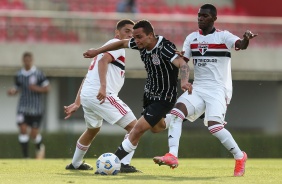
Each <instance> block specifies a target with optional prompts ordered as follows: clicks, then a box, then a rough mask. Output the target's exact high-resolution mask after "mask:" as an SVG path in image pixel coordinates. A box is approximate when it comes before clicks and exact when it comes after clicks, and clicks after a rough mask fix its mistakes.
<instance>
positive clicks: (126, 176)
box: [57, 170, 217, 181]
mask: <svg viewBox="0 0 282 184" xmlns="http://www.w3.org/2000/svg"><path fill="white" fill-rule="evenodd" d="M57 174H58V175H63V176H78V177H82V176H90V177H96V178H97V179H98V178H99V179H100V178H103V180H109V181H113V180H117V179H118V180H120V179H125V180H132V181H135V180H160V181H162V180H163V181H189V180H191V181H197V180H214V179H217V177H189V176H184V175H182V176H174V175H150V174H144V173H134V174H133V173H130V174H122V173H119V174H118V175H116V176H112V175H109V176H106V175H95V174H94V171H93V173H89V172H85V171H77V170H75V171H70V172H69V173H57ZM117 177H118V178H117Z"/></svg>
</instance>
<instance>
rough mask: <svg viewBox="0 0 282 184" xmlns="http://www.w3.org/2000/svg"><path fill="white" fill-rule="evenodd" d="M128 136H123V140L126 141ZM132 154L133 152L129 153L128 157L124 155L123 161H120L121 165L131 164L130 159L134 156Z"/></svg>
mask: <svg viewBox="0 0 282 184" xmlns="http://www.w3.org/2000/svg"><path fill="white" fill-rule="evenodd" d="M128 135H129V134H126V135H125V136H124V139H126V138H127V137H128ZM134 152H135V150H133V151H131V152H130V153H129V154H128V155H126V156H125V157H124V158H123V159H121V163H123V164H124V165H127V164H129V165H130V162H131V159H132V157H133V155H134Z"/></svg>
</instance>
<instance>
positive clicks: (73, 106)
mask: <svg viewBox="0 0 282 184" xmlns="http://www.w3.org/2000/svg"><path fill="white" fill-rule="evenodd" d="M79 106H80V105H77V104H76V103H73V104H70V105H69V106H64V111H65V113H66V117H65V119H68V118H69V117H71V115H72V114H73V113H74V112H75V111H77V109H78V108H79Z"/></svg>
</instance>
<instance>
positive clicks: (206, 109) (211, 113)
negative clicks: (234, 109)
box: [176, 89, 226, 126]
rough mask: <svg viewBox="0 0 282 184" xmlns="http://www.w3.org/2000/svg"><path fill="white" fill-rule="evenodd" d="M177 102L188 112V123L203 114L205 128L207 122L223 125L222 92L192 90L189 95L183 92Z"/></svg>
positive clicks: (224, 107)
mask: <svg viewBox="0 0 282 184" xmlns="http://www.w3.org/2000/svg"><path fill="white" fill-rule="evenodd" d="M178 102H181V103H183V104H185V106H186V108H187V111H188V115H187V117H186V119H188V120H189V121H190V122H193V121H195V120H196V119H198V118H199V117H200V116H201V115H202V114H203V113H205V119H204V124H205V125H206V126H208V121H216V122H219V123H222V124H224V123H225V122H224V118H225V113H226V101H225V93H224V91H223V90H220V89H213V90H206V89H204V90H203V89H193V91H192V94H190V95H189V94H188V93H187V92H184V93H183V94H182V95H181V96H180V97H179V98H178V99H177V102H176V103H178Z"/></svg>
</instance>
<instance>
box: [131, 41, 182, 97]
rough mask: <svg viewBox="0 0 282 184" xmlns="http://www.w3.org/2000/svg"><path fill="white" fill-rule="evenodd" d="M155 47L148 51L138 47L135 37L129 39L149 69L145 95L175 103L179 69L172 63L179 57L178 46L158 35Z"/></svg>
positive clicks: (132, 47) (147, 69)
mask: <svg viewBox="0 0 282 184" xmlns="http://www.w3.org/2000/svg"><path fill="white" fill-rule="evenodd" d="M157 38H158V42H157V44H156V45H155V47H154V48H153V49H152V50H150V51H148V50H146V49H145V48H144V49H138V47H137V45H136V43H135V40H134V38H132V39H131V40H130V41H129V45H128V47H129V48H131V49H137V50H139V52H140V56H141V59H142V61H143V62H144V64H145V69H146V71H147V79H146V85H145V89H144V93H145V97H147V98H148V99H150V100H166V101H169V102H172V103H175V101H176V98H177V83H178V72H179V69H178V68H177V67H176V66H175V65H174V64H173V63H172V61H173V60H174V59H175V58H176V57H177V54H176V53H175V50H176V47H175V45H174V44H173V43H172V42H170V41H169V40H167V39H165V38H164V37H163V36H157Z"/></svg>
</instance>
